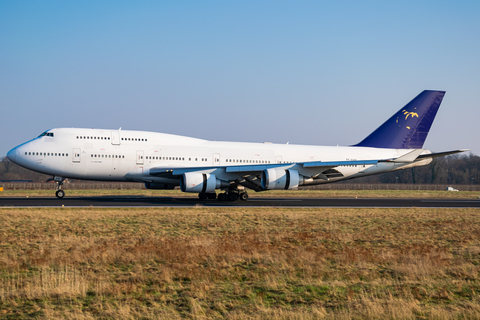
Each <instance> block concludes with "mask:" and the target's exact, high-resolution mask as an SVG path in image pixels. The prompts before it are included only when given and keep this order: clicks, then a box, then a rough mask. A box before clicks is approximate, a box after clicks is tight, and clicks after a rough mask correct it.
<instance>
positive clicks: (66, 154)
mask: <svg viewBox="0 0 480 320" xmlns="http://www.w3.org/2000/svg"><path fill="white" fill-rule="evenodd" d="M78 156H80V155H78ZM65 157H68V153H65Z"/></svg>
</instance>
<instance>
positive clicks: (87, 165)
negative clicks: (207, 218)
mask: <svg viewBox="0 0 480 320" xmlns="http://www.w3.org/2000/svg"><path fill="white" fill-rule="evenodd" d="M444 95H445V91H433V90H425V91H423V92H421V93H420V94H419V95H418V96H417V97H415V98H414V99H413V100H412V101H410V102H409V103H408V104H407V105H405V106H404V107H403V108H401V109H400V110H399V111H398V112H397V113H395V114H394V115H393V116H392V117H390V118H389V119H388V120H387V121H385V123H383V124H382V125H381V126H380V127H378V128H377V129H376V130H375V131H373V132H372V133H371V134H370V135H369V136H367V137H366V138H365V139H363V140H362V141H361V142H359V143H357V144H355V145H352V146H311V145H294V144H288V143H287V144H274V143H267V142H265V143H245V142H226V141H208V140H202V139H197V138H191V137H185V136H179V135H172V134H165V133H155V132H146V131H131V130H121V128H120V129H118V130H108V129H80V128H56V129H51V130H47V131H45V132H43V133H42V134H40V135H39V136H38V137H36V138H34V139H33V140H30V141H28V142H25V143H23V144H21V145H19V146H17V147H15V148H13V149H12V150H10V151H9V152H8V154H7V157H8V159H10V160H11V161H12V162H14V163H16V164H18V165H20V166H22V167H25V168H27V169H30V170H33V171H37V172H41V173H44V174H49V175H52V176H53V177H54V180H55V181H56V182H57V186H56V196H57V197H58V198H63V197H64V196H65V192H64V190H62V184H63V182H64V180H65V179H66V178H73V179H84V180H98V181H127V182H140V183H144V184H145V187H146V188H147V189H158V190H161V189H174V188H175V187H176V186H180V189H181V190H182V191H183V192H190V193H198V196H199V198H200V199H201V200H207V199H212V200H214V199H218V200H220V201H236V200H238V199H240V200H244V201H246V200H248V193H247V189H251V190H254V191H256V192H259V191H267V190H292V189H297V188H298V187H300V186H311V185H317V184H324V183H332V182H337V181H341V180H346V179H353V178H358V177H364V176H368V175H372V174H378V173H384V172H389V171H394V170H400V169H407V168H412V167H417V166H423V165H427V164H429V163H430V162H431V161H432V159H433V158H434V157H442V156H446V155H449V154H454V153H459V152H464V151H467V150H465V149H462V150H452V151H445V152H439V153H432V152H431V151H429V150H426V149H423V144H424V142H425V139H426V138H427V135H428V132H429V130H430V127H431V125H432V123H433V120H434V118H435V116H436V114H437V111H438V108H439V107H440V104H441V102H442V100H443V97H444ZM216 190H222V191H223V192H221V193H219V194H218V196H217V193H216Z"/></svg>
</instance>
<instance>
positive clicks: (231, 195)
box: [228, 192, 238, 201]
mask: <svg viewBox="0 0 480 320" xmlns="http://www.w3.org/2000/svg"><path fill="white" fill-rule="evenodd" d="M237 199H238V194H237V193H236V192H230V193H229V194H228V201H237Z"/></svg>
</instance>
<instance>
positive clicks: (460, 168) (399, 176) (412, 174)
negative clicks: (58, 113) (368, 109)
mask: <svg viewBox="0 0 480 320" xmlns="http://www.w3.org/2000/svg"><path fill="white" fill-rule="evenodd" d="M479 172H480V157H479V156H477V155H474V154H466V155H452V156H447V157H442V158H435V159H433V161H432V162H431V163H430V164H429V165H426V166H423V167H416V168H411V169H405V170H398V171H393V172H389V173H384V174H378V175H373V176H368V177H364V178H358V179H354V180H349V181H345V182H344V183H350V182H354V183H422V184H479V183H480V174H479ZM50 178H52V177H51V176H49V175H45V174H41V173H37V172H33V171H31V170H28V169H25V168H22V167H20V166H18V165H16V164H15V163H13V162H11V161H10V160H8V159H7V158H3V159H2V160H1V161H0V180H32V181H33V182H45V181H46V180H47V179H50Z"/></svg>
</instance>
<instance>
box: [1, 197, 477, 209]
mask: <svg viewBox="0 0 480 320" xmlns="http://www.w3.org/2000/svg"><path fill="white" fill-rule="evenodd" d="M62 206H64V207H91V206H93V207H199V206H200V207H201V206H203V207H336V208H339V207H352V208H362V207H363V208H404V207H427V208H480V199H478V200H475V199H472V200H465V199H463V200H460V199H392V198H379V199H354V198H256V197H255V198H250V200H248V201H235V202H229V201H225V202H222V201H218V200H205V201H202V200H199V199H198V198H182V197H178V198H172V197H143V196H120V197H119V196H102V197H68V196H67V197H65V198H63V199H57V198H53V197H49V198H36V197H35V198H25V197H24V198H20V197H17V198H0V207H62Z"/></svg>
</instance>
